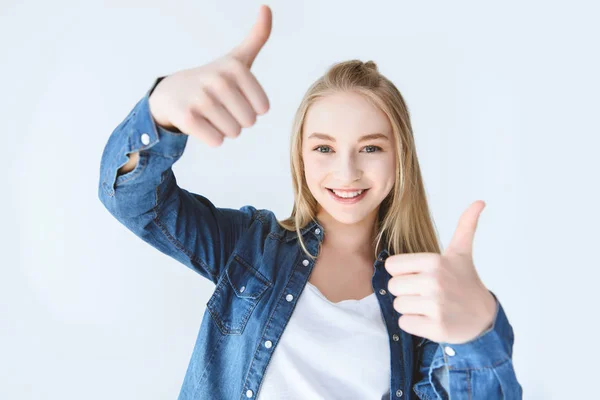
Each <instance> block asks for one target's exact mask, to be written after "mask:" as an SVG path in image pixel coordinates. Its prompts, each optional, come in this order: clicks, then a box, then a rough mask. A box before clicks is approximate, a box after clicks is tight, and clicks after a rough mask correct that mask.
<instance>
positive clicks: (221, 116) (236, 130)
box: [197, 93, 242, 138]
mask: <svg viewBox="0 0 600 400" xmlns="http://www.w3.org/2000/svg"><path fill="white" fill-rule="evenodd" d="M209 96H214V95H213V94H212V93H211V94H209ZM197 111H198V114H200V115H201V116H203V117H204V118H205V119H206V120H207V121H209V122H210V123H211V124H212V126H214V127H215V128H216V129H217V130H218V131H219V133H221V134H222V135H224V136H227V137H230V138H236V137H238V136H239V135H240V132H241V130H242V127H241V126H240V124H239V122H238V121H237V120H236V118H234V117H233V115H231V113H230V112H229V110H228V109H227V108H226V107H225V106H224V105H223V104H222V103H221V102H220V101H218V99H216V98H215V101H214V103H213V104H212V105H211V106H203V107H202V108H201V109H200V108H199V109H198V110H197Z"/></svg>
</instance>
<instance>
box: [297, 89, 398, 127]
mask: <svg viewBox="0 0 600 400" xmlns="http://www.w3.org/2000/svg"><path fill="white" fill-rule="evenodd" d="M391 131H392V127H391V124H390V122H389V120H388V118H387V116H386V115H385V113H384V112H383V111H381V110H380V109H379V108H377V107H375V106H374V105H373V104H371V103H370V102H369V101H368V100H367V99H366V98H365V97H364V96H362V95H360V94H358V93H355V92H343V93H335V94H331V95H327V96H325V97H322V98H320V99H319V100H317V101H315V102H314V103H313V104H312V105H311V106H310V107H309V109H308V111H307V112H306V118H305V120H304V126H303V135H304V137H306V136H308V135H310V134H311V133H313V132H320V133H326V134H328V135H331V136H334V137H360V136H362V135H364V134H367V133H374V132H381V133H383V134H385V135H386V136H388V137H391Z"/></svg>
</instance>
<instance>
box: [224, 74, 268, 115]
mask: <svg viewBox="0 0 600 400" xmlns="http://www.w3.org/2000/svg"><path fill="white" fill-rule="evenodd" d="M231 77H232V79H234V80H235V82H236V83H237V85H238V87H239V89H240V91H241V92H242V94H243V95H244V96H245V97H246V99H248V101H249V102H250V104H251V105H252V108H253V109H254V112H255V113H256V114H264V113H266V112H267V111H268V110H269V99H268V98H267V95H266V93H265V91H264V89H263V87H262V86H261V84H260V83H259V82H258V80H257V79H256V77H255V76H254V74H253V73H252V72H250V70H249V69H248V68H246V67H244V66H240V68H235V70H234V72H233V74H231Z"/></svg>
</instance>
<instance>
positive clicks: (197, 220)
mask: <svg viewBox="0 0 600 400" xmlns="http://www.w3.org/2000/svg"><path fill="white" fill-rule="evenodd" d="M163 78H165V77H164V76H163V77H159V78H157V79H156V80H155V81H154V83H153V85H152V86H151V87H150V89H149V90H148V91H147V92H146V93H145V95H144V96H143V97H142V98H141V99H140V100H139V101H138V102H137V104H136V105H135V106H134V107H133V109H132V110H131V111H130V112H129V114H128V115H127V116H126V117H125V118H124V119H123V120H122V121H121V123H120V124H119V125H118V126H117V127H116V128H115V129H114V131H113V132H112V134H111V135H110V137H109V138H108V141H107V143H106V145H105V147H104V151H103V153H102V157H101V161H100V179H99V184H98V197H99V199H100V201H101V202H102V204H103V205H104V206H105V208H106V209H107V210H108V211H109V212H110V213H111V214H112V215H113V216H114V217H115V218H116V219H117V220H118V221H119V222H121V223H122V224H123V225H124V226H125V227H127V228H128V229H129V230H130V231H132V232H133V233H134V234H135V235H137V236H138V237H139V238H141V239H142V240H144V241H145V242H147V243H149V244H150V245H152V246H153V247H155V248H156V249H158V250H159V251H161V252H162V253H164V254H166V255H168V256H170V257H173V258H174V259H176V260H178V261H180V262H181V263H183V264H184V265H186V266H187V267H189V268H191V269H192V270H194V271H195V272H197V273H199V274H200V275H202V276H203V277H205V278H207V279H210V280H211V281H213V282H214V283H217V281H218V279H219V278H220V277H221V273H222V271H223V269H224V265H226V263H227V261H228V259H229V257H230V255H231V254H232V252H233V250H234V247H235V245H236V243H237V242H238V240H239V239H240V237H241V236H242V234H243V233H244V232H245V231H246V229H247V228H248V227H249V226H250V224H251V223H252V222H253V221H254V220H255V219H256V217H257V212H258V211H257V210H256V208H254V207H253V206H250V205H246V206H243V207H241V208H240V209H231V208H218V207H216V206H215V205H214V204H213V203H212V202H211V201H210V200H209V199H207V198H206V197H204V196H202V195H200V194H196V193H192V192H190V191H187V190H185V189H183V188H180V187H179V185H178V184H177V180H176V178H175V175H174V173H173V169H172V166H173V164H174V163H175V162H177V161H178V160H179V159H180V158H181V156H182V155H183V152H184V150H185V147H186V143H187V140H188V135H186V134H184V133H181V132H179V131H170V130H166V129H163V128H162V127H161V126H160V125H158V124H157V123H156V122H155V121H154V119H153V117H152V114H151V113H150V109H149V106H148V100H149V97H150V94H151V93H152V91H153V90H154V88H155V87H156V86H157V85H158V83H159V82H160V81H161V80H162V79H163ZM133 152H139V161H138V164H137V165H136V166H135V168H134V169H133V170H131V171H129V172H127V173H125V174H118V170H119V168H121V167H122V166H123V165H125V164H126V163H127V161H129V158H128V154H130V153H133ZM201 161H202V160H200V162H201ZM206 171H207V170H206ZM207 173H209V172H207Z"/></svg>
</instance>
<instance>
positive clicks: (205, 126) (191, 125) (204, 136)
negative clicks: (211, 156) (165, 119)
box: [177, 109, 225, 147]
mask: <svg viewBox="0 0 600 400" xmlns="http://www.w3.org/2000/svg"><path fill="white" fill-rule="evenodd" d="M179 119H180V121H181V122H179V123H178V124H177V127H179V129H180V130H181V131H182V132H185V133H187V134H189V135H192V136H194V137H196V138H198V139H200V140H201V141H203V142H204V143H206V144H208V145H209V146H211V147H217V146H220V145H221V144H222V143H223V140H224V139H225V138H224V136H223V134H221V132H219V131H218V130H217V128H215V127H214V126H213V125H212V124H211V123H210V122H209V121H207V120H206V118H204V117H203V116H202V115H200V114H199V113H198V112H197V111H195V110H194V109H189V110H187V111H186V112H185V113H184V114H182V115H181V116H180V117H179Z"/></svg>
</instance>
